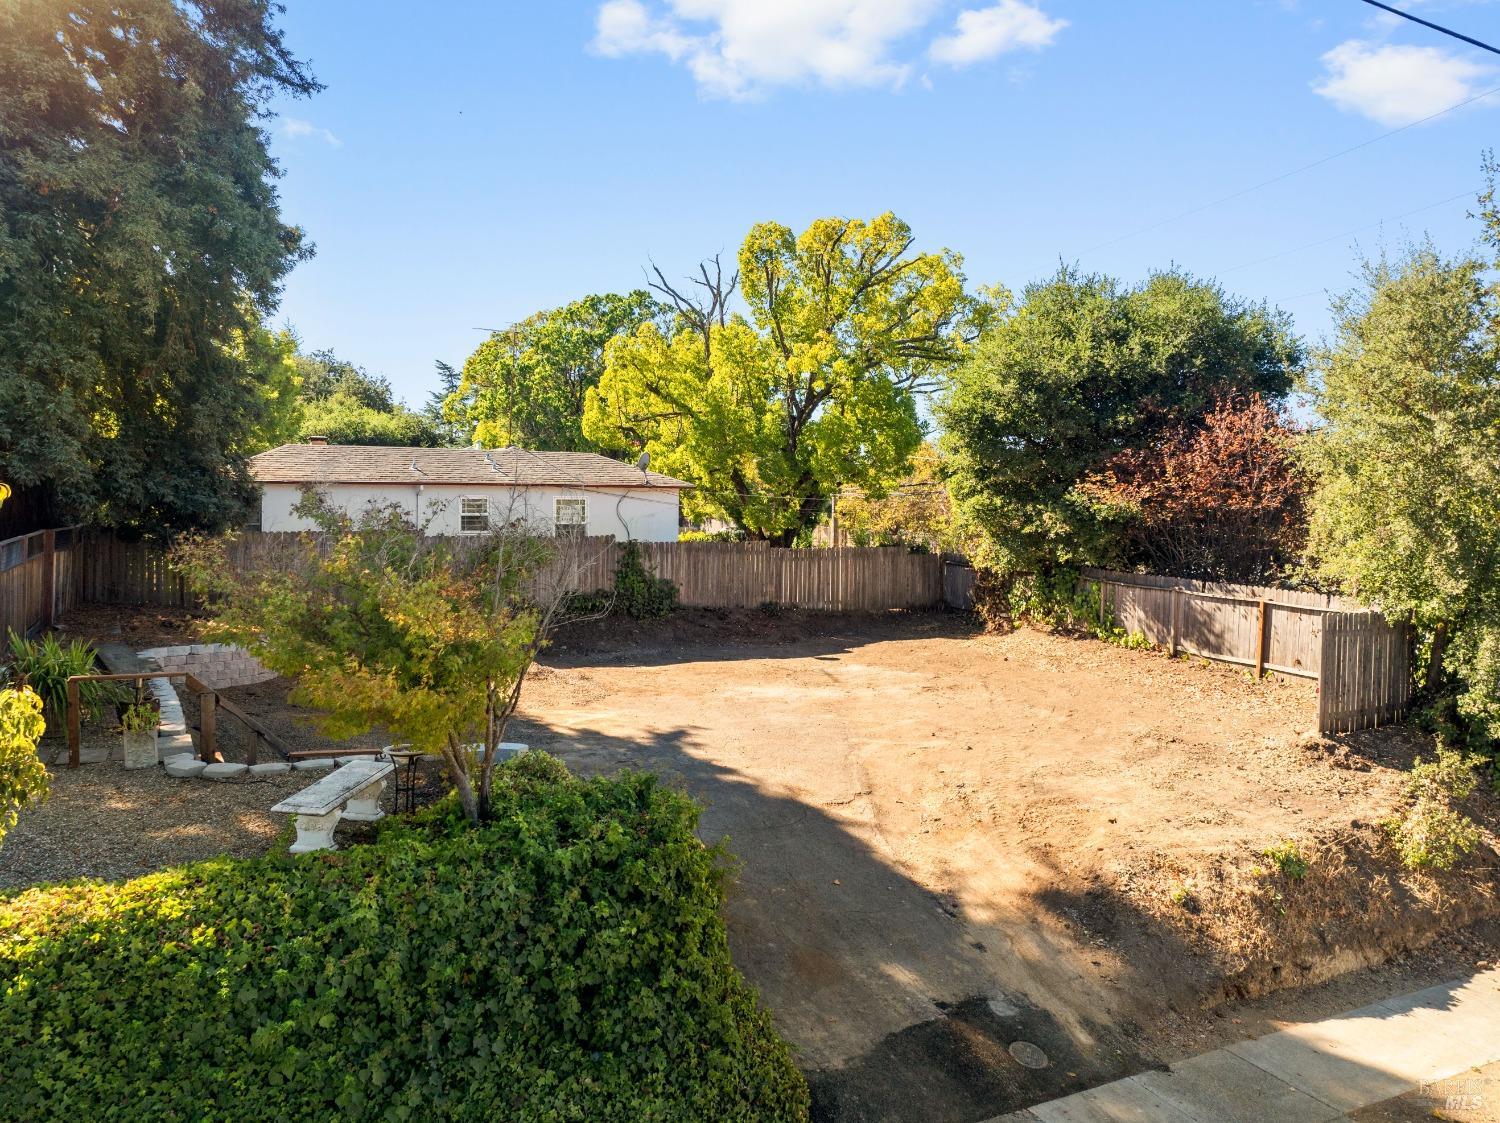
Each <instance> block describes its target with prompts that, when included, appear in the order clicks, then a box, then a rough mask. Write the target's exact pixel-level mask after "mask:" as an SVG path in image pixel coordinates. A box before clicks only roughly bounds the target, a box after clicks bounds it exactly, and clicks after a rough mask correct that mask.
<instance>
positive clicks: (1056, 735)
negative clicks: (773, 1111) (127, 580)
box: [0, 609, 1500, 1123]
mask: <svg viewBox="0 0 1500 1123" xmlns="http://www.w3.org/2000/svg"><path fill="white" fill-rule="evenodd" d="M68 623H69V626H70V627H69V630H71V631H73V632H74V634H85V635H89V636H90V637H91V638H98V639H104V640H115V641H119V642H124V643H126V644H129V645H130V646H132V647H135V648H139V647H144V646H149V645H153V644H160V643H183V642H190V641H191V640H193V639H194V638H196V637H197V636H198V633H199V631H200V628H201V625H200V623H199V622H198V621H196V620H194V619H192V618H191V617H186V616H184V615H182V614H180V613H170V612H137V613H132V612H128V611H121V610H102V609H95V610H88V611H87V612H80V613H77V614H74V615H72V616H70V619H69V622H68ZM288 686H289V683H287V682H286V680H275V681H273V682H269V683H263V684H257V685H256V686H250V687H240V688H235V689H234V690H232V691H229V692H227V694H228V696H229V697H231V698H232V699H233V700H235V701H236V702H237V703H238V704H239V705H240V706H241V707H243V708H244V709H246V710H247V711H248V712H250V713H252V714H253V715H254V716H256V717H257V718H259V719H260V720H261V721H263V722H265V723H266V724H268V725H269V726H270V727H271V728H272V729H273V730H274V731H275V732H276V733H278V734H279V735H280V736H281V737H282V738H283V739H285V740H287V741H290V742H293V743H294V744H295V745H296V747H299V748H301V747H312V746H315V745H320V744H326V743H327V742H324V741H323V740H322V739H321V738H320V737H318V736H317V734H316V733H315V732H314V731H313V730H312V729H311V728H310V727H309V725H308V724H307V723H306V721H305V718H306V717H308V716H309V715H307V714H306V713H305V712H303V711H299V710H298V709H297V708H296V707H293V706H290V705H289V704H288V703H287V700H286V691H287V688H288ZM1314 703H1315V696H1314V691H1313V687H1312V685H1311V684H1309V683H1306V682H1300V681H1296V680H1268V681H1266V682H1260V683H1257V682H1255V681H1253V679H1252V678H1251V677H1250V676H1249V675H1248V674H1246V673H1244V672H1241V671H1235V670H1230V669H1227V668H1223V667H1216V666H1210V665H1207V664H1205V663H1203V662H1202V661H1192V662H1188V661H1172V660H1169V659H1167V658H1166V657H1165V656H1163V655H1161V654H1159V653H1151V652H1133V651H1126V650H1123V649H1120V648H1115V647H1110V646H1108V645H1105V644H1101V643H1097V642H1093V641H1076V640H1070V639H1066V638H1062V637H1058V636H1051V635H1045V634H1041V633H1036V632H1029V631H1022V632H1016V633H1012V634H1009V635H984V634H980V633H978V632H977V631H975V630H974V628H973V627H972V626H970V625H969V624H967V623H965V622H964V621H962V620H961V619H958V618H955V617H950V616H922V615H916V616H890V617H885V618H865V619H859V618H849V617H832V616H821V617H820V616H816V615H806V614H788V615H776V614H766V613H761V612H737V613H713V612H691V613H682V614H680V615H679V616H677V617H674V618H672V619H671V620H669V621H665V622H662V623H653V624H640V625H636V624H630V623H629V622H621V621H615V620H611V621H606V622H600V623H595V624H590V625H585V626H583V627H582V628H579V629H576V630H572V631H567V632H564V633H563V634H562V635H561V636H560V637H559V641H558V643H557V644H556V645H555V646H554V648H553V649H552V651H551V652H549V654H548V656H547V658H546V659H545V660H544V665H543V666H541V667H539V668H538V669H537V670H536V672H535V674H534V678H533V679H532V680H531V681H530V682H529V683H528V686H527V688H526V691H525V695H524V699H523V711H524V712H523V715H522V718H521V719H520V720H519V721H518V722H517V725H516V727H515V728H514V729H513V730H512V734H511V735H512V736H514V737H515V738H516V739H521V740H526V741H529V742H530V743H531V744H533V745H535V746H537V747H539V748H544V749H547V750H549V751H551V752H554V753H556V754H557V755H558V756H560V757H562V758H563V759H564V760H566V761H567V762H568V763H569V764H570V765H571V766H573V767H574V768H575V769H576V770H578V771H580V772H585V773H587V772H608V771H613V770H616V769H618V768H621V767H635V768H646V769H651V770H653V771H655V772H658V773H659V774H661V775H663V776H664V777H666V778H667V780H668V782H671V783H675V784H679V785H681V786H682V787H684V788H685V789H686V790H688V791H690V792H691V793H693V794H694V795H695V796H697V797H698V798H699V799H700V800H701V801H702V802H703V803H704V805H705V812H704V817H703V830H702V833H703V835H704V837H705V838H706V839H708V840H710V841H712V840H717V839H720V838H726V837H727V838H728V839H729V842H730V846H731V848H732V851H733V854H734V856H735V859H736V860H737V862H738V863H739V870H738V875H737V878H736V881H735V883H734V886H733V888H732V891H731V898H730V905H729V924H730V936H731V940H732V943H733V950H734V955H735V959H736V962H737V963H738V964H739V966H740V967H741V968H742V969H743V970H744V971H745V973H746V974H747V975H748V976H749V977H750V979H751V980H752V981H753V982H754V983H755V984H756V985H757V986H758V987H759V988H760V990H761V993H762V995H763V996H764V998H765V1000H766V1002H767V1003H768V1005H769V1006H770V1007H771V1009H772V1011H773V1012H774V1014H775V1016H776V1018H777V1021H778V1023H779V1024H780V1026H781V1028H782V1030H783V1032H785V1033H786V1035H787V1036H788V1038H789V1039H790V1040H791V1041H792V1042H793V1043H794V1045H795V1046H796V1048H797V1051H798V1054H799V1057H800V1060H801V1062H802V1063H803V1065H804V1067H805V1068H806V1070H807V1071H808V1073H809V1077H810V1079H811V1081H812V1084H813V1088H814V1098H815V1114H816V1116H817V1117H818V1118H819V1119H820V1120H840V1121H846V1120H848V1121H852V1120H890V1121H893V1123H894V1121H905V1120H911V1119H922V1120H924V1121H931V1123H975V1121H977V1120H983V1119H990V1118H992V1117H994V1116H997V1115H1000V1114H1003V1113H1004V1112H1006V1111H1008V1110H1010V1109H1012V1108H1015V1107H1019V1106H1024V1105H1028V1104H1031V1103H1035V1102H1038V1101H1040V1100H1043V1099H1047V1098H1051V1097H1052V1096H1055V1095H1060V1094H1065V1093H1066V1092H1069V1091H1074V1090H1078V1089H1079V1088H1082V1087H1087V1086H1090V1085H1093V1084H1097V1083H1100V1082H1103V1081H1106V1080H1110V1079H1114V1078H1116V1077H1118V1076H1122V1075H1125V1074H1128V1073H1131V1072H1136V1071H1140V1070H1141V1069H1142V1068H1145V1067H1147V1066H1149V1065H1152V1064H1156V1063H1160V1062H1162V1061H1167V1060H1175V1059H1178V1058H1180V1057H1182V1056H1185V1055H1190V1054H1193V1053H1196V1052H1200V1051H1203V1050H1206V1049H1211V1048H1215V1047H1217V1046H1218V1045H1221V1044H1225V1043H1227V1042H1228V1041H1230V1040H1236V1039H1240V1038H1244V1037H1249V1036H1256V1035H1259V1034H1261V1033H1265V1032H1269V1031H1270V1030H1272V1029H1275V1028H1279V1027H1280V1026H1282V1025H1284V1024H1286V1023H1287V1022H1288V1021H1297V1020H1305V1019H1308V1018H1314V1017H1320V1016H1325V1015H1327V1014H1330V1013H1334V1012H1337V1011H1339V1010H1343V1009H1348V1008H1352V1007H1355V1006H1359V1005H1362V1004H1364V1003H1365V1002H1367V1001H1370V1000H1372V999H1374V998H1378V997H1384V996H1386V995H1389V994H1396V993H1402V992H1404V991H1406V990H1412V989H1417V988H1419V987H1421V986H1425V985H1429V984H1431V983H1434V982H1440V981H1445V980H1447V979H1451V978H1454V977H1457V976H1458V975H1460V974H1463V973H1464V972H1465V971H1466V970H1467V969H1469V968H1470V967H1472V966H1473V965H1475V964H1482V963H1483V962H1485V961H1486V959H1487V958H1493V957H1495V955H1496V954H1497V948H1500V923H1497V921H1496V918H1497V917H1500V909H1497V908H1496V898H1497V896H1500V881H1497V879H1496V874H1495V872H1494V871H1495V869H1496V868H1497V867H1500V860H1497V856H1496V854H1495V853H1494V852H1493V851H1492V850H1491V851H1489V852H1486V853H1484V854H1482V855H1480V856H1479V858H1478V860H1477V861H1475V862H1473V863H1471V865H1472V866H1474V867H1476V869H1477V872H1476V871H1462V872H1461V873H1459V874H1456V875H1453V876H1451V877H1448V878H1417V877H1414V876H1411V875H1407V874H1405V873H1404V872H1403V871H1401V870H1400V869H1399V868H1393V863H1392V861H1391V857H1390V854H1389V848H1388V847H1385V846H1384V845H1383V841H1382V835H1381V831H1380V829H1379V826H1378V824H1379V823H1380V821H1381V820H1382V819H1383V818H1384V817H1385V816H1386V815H1388V814H1389V813H1390V811H1391V809H1392V807H1393V806H1394V805H1395V803H1396V801H1397V800H1398V798H1399V793H1400V787H1401V778H1402V775H1403V773H1404V770H1405V769H1406V768H1407V767H1408V766H1409V765H1410V763H1411V759H1412V757H1413V755H1414V754H1415V753H1417V752H1418V751H1422V750H1424V749H1426V748H1428V746H1426V745H1425V744H1424V742H1423V741H1422V740H1421V739H1420V738H1417V737H1416V736H1415V735H1413V734H1411V733H1409V732H1408V731H1404V730H1395V731H1377V732H1376V733H1373V734H1368V735H1362V736H1359V737H1353V738H1346V739H1344V740H1343V741H1341V742H1339V743H1333V742H1328V741H1324V740H1322V739H1319V738H1316V737H1311V736H1309V735H1308V734H1307V730H1308V727H1309V726H1310V725H1311V724H1312V721H1313V711H1314ZM185 704H186V705H187V708H188V709H189V711H191V709H192V705H191V703H190V701H189V702H185ZM192 716H193V715H192V714H191V712H190V713H189V718H190V720H191V718H192ZM220 733H221V738H222V739H223V742H224V746H223V747H224V748H225V750H226V755H228V756H229V757H231V758H232V759H233V758H237V757H238V756H239V755H241V753H242V752H243V749H244V748H245V747H247V745H248V741H246V744H240V743H239V742H238V741H237V740H236V738H237V737H238V736H239V730H238V729H237V727H236V725H235V723H233V722H221V723H220ZM90 736H91V737H94V738H100V739H102V740H109V739H111V738H113V739H114V740H116V741H117V740H118V737H117V735H116V734H113V733H110V732H108V731H107V730H102V729H100V730H95V731H93V732H92V733H91V734H90ZM387 740H389V738H386V737H383V736H382V735H381V734H380V733H379V732H378V731H376V732H373V733H371V734H370V735H369V736H368V737H365V738H360V739H359V741H360V742H361V743H369V744H383V743H385V742H386V741H387ZM302 782H303V781H301V780H300V779H296V778H288V779H278V780H275V781H269V782H268V781H262V782H260V783H232V784H206V783H203V782H199V781H174V780H169V779H167V778H165V777H164V776H162V775H161V774H159V773H157V772H155V771H151V772H146V773H141V772H137V773H125V772H123V771H122V770H121V769H120V768H119V767H118V765H100V766H93V767H85V768H83V769H81V770H79V771H78V772H75V773H68V772H66V771H60V772H57V773H56V774H55V775H54V784H55V787H54V796H53V799H52V801H51V802H50V803H48V804H47V805H45V806H43V807H40V808H34V809H30V810H28V811H27V812H25V813H24V814H23V816H22V819H21V823H20V824H19V825H18V827H17V828H16V830H15V831H14V832H13V833H12V835H11V836H10V838H9V839H7V842H6V845H5V847H4V848H3V849H0V888H3V887H6V886H17V885H24V884H28V883H32V882H35V881H37V880H52V879H56V878H61V877H74V876H99V877H125V876H131V875H133V874H136V873H139V872H144V871H146V870H148V869H153V868H158V867H160V866H163V865H168V864H171V863H173V862H176V861H182V860H186V859H192V858H202V857H208V856H211V855H214V854H218V853H230V854H239V855H251V854H256V853H263V852H264V851H265V849H266V848H267V847H269V846H270V845H272V843H273V841H274V839H275V836H276V834H277V832H278V831H280V830H283V829H284V824H282V823H280V822H279V821H277V820H279V818H280V817H279V816H270V815H269V814H268V813H267V811H266V810H265V809H266V808H268V807H269V806H270V805H271V804H272V803H274V802H275V801H276V800H277V799H278V798H280V797H281V795H283V794H285V793H284V792H283V791H281V790H280V789H281V787H283V786H287V785H290V787H293V788H294V787H299V786H301V784H302ZM440 787H441V783H440V782H435V783H434V784H432V785H430V790H429V791H428V792H427V793H426V794H427V795H428V796H431V795H435V794H437V793H438V790H439V788H440ZM1471 810H1473V811H1474V813H1476V814H1478V815H1479V816H1480V817H1481V819H1482V820H1483V821H1484V822H1485V823H1486V825H1487V826H1488V827H1489V828H1490V831H1491V834H1490V840H1489V841H1490V845H1491V846H1493V844H1494V837H1495V833H1496V828H1497V814H1496V808H1495V805H1494V802H1493V801H1489V802H1484V803H1482V806H1480V807H1479V808H1477V809H1471ZM1286 839H1295V840H1297V842H1298V845H1299V846H1300V847H1301V849H1302V852H1303V853H1304V854H1305V855H1306V856H1307V857H1308V858H1309V860H1310V863H1311V865H1310V873H1309V874H1308V876H1307V877H1306V879H1305V880H1303V881H1300V882H1296V883H1293V882H1288V881H1286V880H1285V879H1283V878H1279V877H1277V876H1275V875H1272V874H1270V873H1268V871H1267V870H1266V869H1265V868H1264V867H1265V866H1266V865H1267V864H1268V863H1267V861H1266V859H1265V858H1264V857H1263V855H1262V851H1263V850H1264V849H1265V848H1266V847H1267V846H1269V845H1272V844H1274V843H1280V842H1282V841H1284V840H1286ZM1486 869H1488V870H1489V871H1490V872H1489V873H1485V872H1483V871H1484V870H1486ZM1407 947H1410V948H1421V949H1422V950H1421V951H1420V952H1419V953H1417V954H1412V955H1407V954H1405V953H1404V949H1405V948H1407ZM1392 956H1394V961H1393V962H1390V963H1386V961H1387V960H1388V959H1391V958H1392ZM1377 963H1380V964H1385V965H1383V966H1380V967H1378V968H1373V969H1366V967H1365V965H1369V964H1377ZM1330 978H1331V979H1332V980H1333V981H1331V982H1328V983H1324V984H1322V985H1313V984H1318V983H1319V982H1320V980H1324V979H1330ZM1018 1041H1022V1042H1030V1043H1033V1044H1035V1045H1037V1046H1039V1047H1040V1048H1041V1049H1042V1051H1043V1052H1044V1053H1045V1054H1046V1057H1047V1060H1048V1064H1047V1067H1046V1068H1043V1069H1032V1068H1027V1067H1025V1066H1023V1065H1022V1064H1020V1063H1019V1062H1018V1060H1017V1059H1016V1057H1015V1056H1014V1054H1013V1053H1012V1052H1011V1051H1010V1048H1009V1047H1010V1046H1011V1045H1012V1044H1014V1043H1016V1042H1018ZM1023 1053H1024V1050H1023Z"/></svg>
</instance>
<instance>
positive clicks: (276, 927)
mask: <svg viewBox="0 0 1500 1123" xmlns="http://www.w3.org/2000/svg"><path fill="white" fill-rule="evenodd" d="M696 820H697V809H696V808H695V807H694V805H693V804H692V803H691V802H690V801H689V800H687V799H686V798H684V797H682V796H680V795H678V794H676V793H673V792H670V791H667V790H664V789H662V788H660V787H658V786H657V785H656V784H655V782H654V781H653V779H652V778H651V777H649V776H644V775H626V776H623V777H620V778H617V779H612V780H593V781H580V780H576V779H573V778H572V777H570V776H569V775H568V773H567V772H566V770H565V769H563V768H562V766H561V765H560V764H558V763H557V762H555V761H553V760H551V759H549V758H547V757H544V756H540V755H533V756H531V757H529V758H528V757H523V758H521V759H520V760H518V761H516V762H515V763H514V764H511V765H507V766H506V767H504V768H502V769H500V770H499V773H498V779H497V782H496V821H494V822H493V823H491V824H489V825H487V826H485V827H483V828H481V829H475V830H467V829H463V828H462V827H461V826H460V824H459V821H458V818H457V815H456V812H454V811H453V810H452V809H451V808H449V807H439V808H436V809H434V810H432V811H430V812H428V813H426V814H425V815H424V816H421V817H419V818H418V819H417V820H416V821H415V822H413V823H410V824H399V823H389V824H388V825H387V826H386V827H385V829H383V830H382V831H381V832H380V833H379V835H378V837H377V839H376V840H375V841H374V842H372V843H371V844H369V845H365V846H355V847H351V848H350V849H348V850H345V851H340V852H337V853H333V854H324V855H310V856H307V857H303V858H291V857H286V856H281V857H272V858H265V859H260V860H256V861H233V860H229V859H224V860H219V861H213V862H206V863H200V864H197V865H193V866H187V867H184V868H181V869H176V870H170V871H167V872H164V873H160V874H154V875H151V876H149V877H142V878H137V879H136V880H134V881H129V882H125V883H123V884H98V883H84V884H77V885H67V886H58V887H53V888H43V889H33V890H28V891H26V892H23V893H20V894H16V895H12V896H9V897H5V898H0V1042H3V1043H4V1061H3V1064H0V1119H26V1120H59V1119H66V1120H69V1123H78V1121H80V1120H90V1121H93V1120H104V1119H130V1120H137V1119H141V1120H147V1119H150V1120H182V1121H190V1120H191V1121H197V1120H207V1119H225V1120H228V1119H234V1120H290V1119H318V1120H326V1119H329V1118H353V1119H411V1120H428V1119H454V1120H457V1119H474V1120H590V1121H598V1120H611V1119H618V1120H651V1119H659V1120H708V1119H713V1120H729V1119H745V1120H749V1119H755V1120H761V1119H765V1120H771V1119H775V1120H781V1119H804V1118H805V1117H806V1114H807V1091H806V1087H805V1085H804V1083H803V1080H802V1077H801V1075H800V1074H799V1073H798V1071H797V1070H796V1068H795V1067H794V1065H793V1064H792V1061H791V1058H790V1056H789V1054H788V1050H787V1047H786V1045H785V1043H784V1042H782V1041H781V1039H780V1038H779V1037H778V1036H777V1035H776V1033H775V1032H774V1030H773V1029H772V1028H771V1024H770V1020H769V1018H768V1017H767V1015H766V1013H765V1012H764V1011H763V1010H762V1009H760V1008H759V1007H758V1006H757V1004H756V1000H755V997H754V995H753V993H752V991H751V990H750V989H749V987H748V986H747V984H746V983H745V982H744V980H743V979H742V978H741V977H740V975H739V974H738V972H737V971H736V970H735V969H734V968H733V966H732V965H731V964H730V961H729V953H728V947H727V943H726V939H725V932H724V925H723V922H722V919H721V917H720V915H719V906H720V904H721V901H722V875H721V873H720V869H721V865H722V863H721V862H720V861H719V856H718V855H717V854H715V853H714V852H713V851H711V850H707V849H705V848H704V847H703V846H702V845H701V844H700V843H699V842H698V840H697V838H696V836H695V835H694V827H695V824H696ZM84 841H85V843H86V841H87V840H84Z"/></svg>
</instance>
